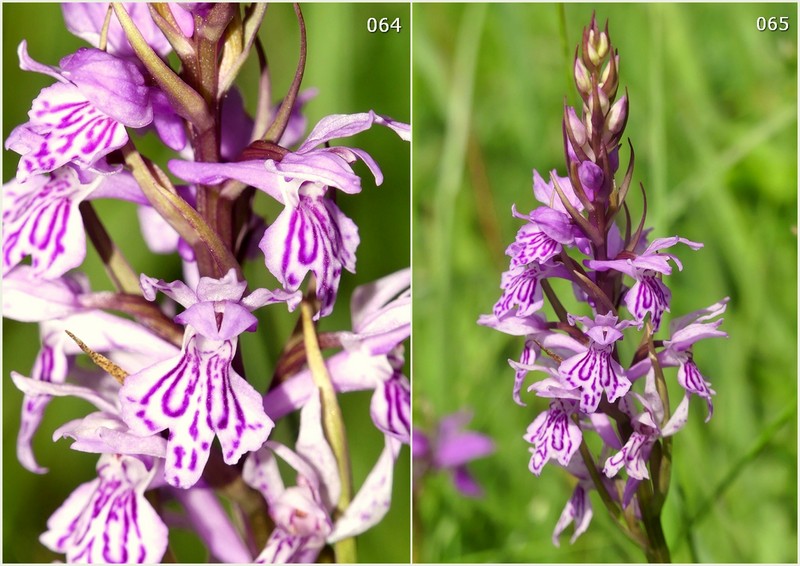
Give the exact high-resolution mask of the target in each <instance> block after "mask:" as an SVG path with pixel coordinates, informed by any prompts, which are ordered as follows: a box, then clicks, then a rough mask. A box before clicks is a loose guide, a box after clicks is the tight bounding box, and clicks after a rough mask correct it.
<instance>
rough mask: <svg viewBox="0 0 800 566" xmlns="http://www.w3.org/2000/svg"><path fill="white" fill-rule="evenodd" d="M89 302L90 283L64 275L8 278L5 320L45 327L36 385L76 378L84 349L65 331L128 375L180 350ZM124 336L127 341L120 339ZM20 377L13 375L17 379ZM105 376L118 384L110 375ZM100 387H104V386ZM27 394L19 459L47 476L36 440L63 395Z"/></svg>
mask: <svg viewBox="0 0 800 566" xmlns="http://www.w3.org/2000/svg"><path fill="white" fill-rule="evenodd" d="M90 299H91V294H90V293H88V283H87V282H86V281H85V279H82V278H77V277H68V276H65V277H62V278H60V279H55V280H42V279H40V278H38V277H37V276H36V274H35V271H34V270H33V268H32V267H30V266H25V265H21V266H18V267H16V268H15V269H13V270H12V271H11V272H10V273H9V274H8V275H7V276H6V277H5V278H4V279H3V314H4V316H6V317H8V318H12V319H16V320H22V321H25V322H39V323H40V334H41V340H42V347H41V349H40V351H39V353H38V355H37V357H36V361H35V362H34V366H33V370H32V373H31V378H32V381H37V382H41V383H43V384H64V383H65V382H66V381H67V378H68V376H69V375H72V376H73V378H74V377H77V376H78V375H79V373H78V372H77V369H76V368H74V367H73V366H74V363H73V361H74V359H75V357H76V356H78V355H79V354H81V353H82V351H81V349H80V348H79V347H78V345H77V344H76V343H75V342H73V341H72V340H71V339H70V338H69V337H68V336H67V334H66V333H65V332H64V331H65V330H69V331H70V332H72V333H73V334H75V335H76V336H78V337H79V338H80V339H81V340H82V341H83V342H84V343H85V344H87V345H88V346H89V347H90V348H91V349H92V350H94V351H95V352H102V353H107V354H109V355H111V356H112V357H113V358H114V359H115V361H116V362H117V363H119V364H120V365H121V366H122V367H123V369H125V370H127V371H137V370H139V369H141V368H143V367H145V366H146V365H149V364H150V363H152V360H153V359H163V358H166V357H169V356H171V355H173V354H174V352H175V351H176V348H175V347H174V346H172V345H171V344H169V343H168V342H166V341H164V340H163V339H161V338H159V337H157V336H155V335H154V334H152V333H151V332H150V331H148V330H146V329H145V328H143V327H142V326H140V325H139V324H137V323H135V322H133V321H131V320H128V319H125V318H121V317H117V316H114V315H111V314H108V313H105V312H102V311H99V310H96V309H93V308H91V307H90V306H88V303H89V302H90ZM120 336H124V337H125V339H124V340H121V339H120ZM18 375H19V374H16V372H12V377H13V376H18ZM19 377H20V378H21V377H22V376H19ZM106 377H107V378H108V379H109V380H111V382H113V379H111V378H110V376H106ZM15 379H16V378H15ZM91 381H92V382H97V374H96V373H92V375H91ZM15 383H16V381H15ZM113 383H114V385H113V386H112V389H111V390H110V391H109V394H110V396H111V397H114V396H116V393H117V390H118V389H119V388H118V386H117V385H116V382H113ZM17 385H18V386H19V384H17ZM95 387H96V388H99V385H96V386H95ZM23 392H24V393H25V396H24V397H23V401H22V422H21V424H20V430H19V434H18V437H17V457H18V458H19V460H20V462H21V463H22V465H23V466H24V467H25V468H27V469H28V470H30V471H32V472H36V473H44V472H46V471H47V470H46V469H45V468H42V467H40V466H39V465H38V464H37V462H36V459H35V457H34V455H33V450H32V447H31V440H32V438H33V436H34V434H35V433H36V431H37V429H38V427H39V424H40V423H41V420H42V417H43V415H44V411H45V408H46V407H47V405H48V404H49V402H50V396H51V395H53V394H59V393H54V392H53V391H49V390H48V391H44V390H39V391H34V390H29V389H24V390H23ZM106 402H107V404H106V405H104V407H109V406H113V401H110V400H108V399H107V400H106Z"/></svg>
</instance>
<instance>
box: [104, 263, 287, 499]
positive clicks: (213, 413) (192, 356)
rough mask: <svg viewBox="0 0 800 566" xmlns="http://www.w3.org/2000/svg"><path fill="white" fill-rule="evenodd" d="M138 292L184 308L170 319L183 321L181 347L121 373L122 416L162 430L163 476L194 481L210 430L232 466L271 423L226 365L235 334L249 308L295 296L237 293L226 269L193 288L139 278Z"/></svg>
mask: <svg viewBox="0 0 800 566" xmlns="http://www.w3.org/2000/svg"><path fill="white" fill-rule="evenodd" d="M141 285H142V291H143V293H144V296H145V298H147V299H148V300H151V301H152V300H154V299H155V295H156V292H157V291H161V292H162V293H164V294H165V295H167V296H169V297H170V298H172V299H174V300H175V301H177V302H178V303H179V304H181V305H182V306H184V307H185V308H186V310H185V311H183V312H182V313H180V314H179V315H177V316H176V317H175V321H176V322H179V323H181V324H184V325H186V332H185V334H184V340H183V347H182V348H181V352H180V353H179V354H178V355H176V356H174V357H172V358H169V359H166V360H163V361H160V362H159V363H157V364H155V365H152V366H150V367H148V368H146V369H144V370H142V371H140V372H138V373H135V374H132V375H129V376H128V378H127V379H126V380H125V384H124V385H123V388H122V391H121V392H120V395H121V402H122V416H123V419H124V420H125V422H126V423H127V424H128V426H130V428H131V429H132V430H134V431H136V432H138V433H139V434H142V435H151V434H154V433H156V432H159V431H161V430H164V429H169V430H170V436H169V441H168V446H167V463H166V477H167V481H168V482H169V483H170V484H171V485H174V486H176V487H184V488H186V487H190V486H192V485H194V484H195V483H196V482H197V480H198V479H199V478H200V475H201V474H202V472H203V468H204V467H205V464H206V461H207V460H208V456H209V453H210V450H211V441H212V440H213V439H214V436H217V437H218V438H219V441H220V445H221V447H222V454H223V458H224V459H225V462H226V463H228V464H235V463H236V462H238V461H239V458H241V456H242V455H243V454H245V453H247V452H250V451H252V450H257V449H258V448H259V447H260V446H261V445H262V444H263V443H264V441H265V440H266V439H267V437H268V436H269V433H270V431H271V430H272V428H273V426H274V423H273V421H272V419H270V418H269V417H268V416H267V414H266V413H265V412H264V409H263V407H262V404H261V396H260V395H259V394H258V393H257V392H256V391H255V389H253V387H252V386H251V385H250V384H248V383H247V381H245V380H244V378H242V377H241V376H240V375H239V374H238V373H237V372H236V371H235V370H234V369H233V367H232V366H231V363H232V362H233V356H234V354H235V353H236V346H237V342H238V336H239V334H241V333H242V332H245V331H254V330H255V327H256V324H257V319H256V317H255V316H253V314H252V313H251V312H250V311H252V310H255V309H257V308H259V307H262V306H264V305H267V304H272V303H277V302H288V303H289V305H290V307H293V306H294V305H296V304H297V302H299V300H300V297H299V294H297V293H295V294H291V293H286V292H283V291H277V292H274V293H273V292H270V291H267V290H266V289H258V290H256V291H254V292H253V293H250V294H249V295H248V296H247V297H244V298H243V295H244V292H245V289H246V287H247V283H246V282H244V281H237V280H236V273H235V272H234V271H233V270H231V271H229V272H228V273H227V274H226V275H225V277H223V278H221V279H213V278H211V277H202V278H200V282H199V283H198V285H197V289H196V290H192V289H190V288H189V287H188V286H186V284H185V283H183V282H181V281H174V282H172V283H166V282H164V281H161V280H157V279H153V278H150V277H147V276H144V275H143V276H142V278H141Z"/></svg>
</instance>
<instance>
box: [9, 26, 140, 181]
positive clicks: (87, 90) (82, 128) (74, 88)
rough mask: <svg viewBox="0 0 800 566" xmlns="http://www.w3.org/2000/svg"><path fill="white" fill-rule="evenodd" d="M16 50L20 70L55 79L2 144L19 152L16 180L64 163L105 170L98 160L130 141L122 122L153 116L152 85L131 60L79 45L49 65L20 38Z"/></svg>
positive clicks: (129, 123) (134, 122)
mask: <svg viewBox="0 0 800 566" xmlns="http://www.w3.org/2000/svg"><path fill="white" fill-rule="evenodd" d="M18 53H19V58H20V67H21V68H22V69H23V70H26V71H35V72H37V73H43V74H46V75H49V76H51V77H53V78H54V79H56V80H57V81H59V82H58V83H57V84H55V85H53V86H49V87H47V88H45V89H43V90H42V91H41V92H40V93H39V96H38V97H36V99H34V101H33V106H32V107H31V111H30V112H29V113H28V116H29V118H30V121H29V122H28V123H27V124H23V125H21V126H17V127H16V128H15V129H14V131H12V132H11V135H9V137H8V139H7V140H6V148H8V149H11V150H13V151H16V152H17V153H19V154H21V155H22V158H21V159H20V163H19V167H18V168H17V180H18V181H20V182H24V181H25V180H26V179H28V177H30V176H31V175H33V174H39V173H47V172H50V171H53V170H55V169H58V168H59V167H61V166H63V165H66V164H67V163H71V164H73V165H75V166H76V167H78V168H79V169H81V170H86V169H88V170H91V171H98V172H108V170H109V168H108V166H107V165H106V164H105V163H103V162H102V161H101V160H102V158H103V157H104V156H105V155H108V154H109V153H110V152H112V151H114V150H115V149H118V148H120V147H122V146H123V145H125V143H126V142H127V141H128V134H127V132H126V131H125V126H129V127H132V128H141V127H144V126H146V125H148V124H150V123H151V122H152V121H153V107H152V105H151V103H150V88H149V87H148V86H147V85H145V82H144V77H143V76H142V74H141V72H140V71H139V69H138V68H137V67H136V65H134V64H133V63H131V62H129V61H125V60H123V59H119V58H117V57H114V56H113V55H111V54H109V53H106V52H104V51H100V50H99V49H91V48H81V49H79V50H78V51H76V52H75V53H73V54H72V55H68V56H66V57H64V58H63V59H62V60H61V62H60V64H59V65H60V66H59V68H57V67H50V66H48V65H43V64H41V63H38V62H36V61H34V60H33V59H31V58H30V57H29V56H28V51H27V45H26V43H25V42H24V41H23V42H22V43H21V44H20V46H19V50H18ZM103 161H104V160H103Z"/></svg>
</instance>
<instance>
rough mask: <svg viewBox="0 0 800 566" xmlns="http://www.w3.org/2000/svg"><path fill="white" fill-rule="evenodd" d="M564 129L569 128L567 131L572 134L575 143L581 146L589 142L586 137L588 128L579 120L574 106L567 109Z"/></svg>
mask: <svg viewBox="0 0 800 566" xmlns="http://www.w3.org/2000/svg"><path fill="white" fill-rule="evenodd" d="M564 127H565V128H567V131H568V132H569V133H570V134H572V135H571V136H570V138H571V139H573V140H575V143H576V144H578V145H579V146H582V145H584V144H585V143H586V141H587V140H588V137H587V135H586V126H584V125H583V122H581V119H580V118H578V114H577V113H576V112H575V109H574V108H573V107H572V106H568V107H567V109H566V116H565V118H564Z"/></svg>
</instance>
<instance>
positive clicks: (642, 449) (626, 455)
mask: <svg viewBox="0 0 800 566" xmlns="http://www.w3.org/2000/svg"><path fill="white" fill-rule="evenodd" d="M634 397H635V398H636V399H638V400H639V402H640V403H641V404H642V406H643V407H644V410H643V411H642V412H641V413H639V414H634V411H633V410H632V409H631V407H630V404H629V403H625V404H623V409H624V410H626V412H628V413H629V414H631V416H632V417H633V418H632V419H631V424H632V425H633V432H632V433H631V435H630V437H629V438H628V440H627V442H625V444H624V445H623V446H622V447H621V448H619V442H618V441H616V440H614V441H613V442H609V444H610V445H612V446H616V447H618V448H619V452H617V453H616V454H614V455H613V456H611V457H609V458H608V459H607V460H606V463H605V465H604V466H603V473H604V474H605V475H606V476H607V477H609V478H611V477H614V476H615V475H616V474H617V473H618V472H619V471H620V470H621V469H622V468H623V467H624V468H625V471H626V472H627V474H628V482H627V484H626V485H625V490H624V492H623V496H622V506H623V508H624V507H627V506H628V505H629V504H630V502H631V500H632V499H633V495H634V494H635V492H636V489H637V487H638V485H639V482H641V481H642V480H645V479H648V478H649V477H650V474H649V472H648V470H647V461H648V459H649V457H650V452H651V450H652V448H653V445H654V444H655V442H656V440H657V439H659V438H664V437H667V436H672V435H674V434H676V433H677V432H679V431H680V430H681V429H682V428H683V426H684V425H685V424H686V421H687V419H688V415H689V395H688V394H687V395H685V396H684V398H683V399H682V400H681V402H680V403H679V404H678V406H677V408H676V409H675V412H674V413H673V414H672V416H671V417H670V419H669V421H667V422H666V423H665V424H664V425H663V427H662V425H661V423H662V422H663V420H664V405H663V403H662V401H661V397H660V396H659V395H658V391H657V390H656V381H655V371H654V370H653V369H652V368H651V369H650V371H649V372H648V373H647V377H646V378H645V391H644V395H639V394H634ZM604 438H607V436H604Z"/></svg>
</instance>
